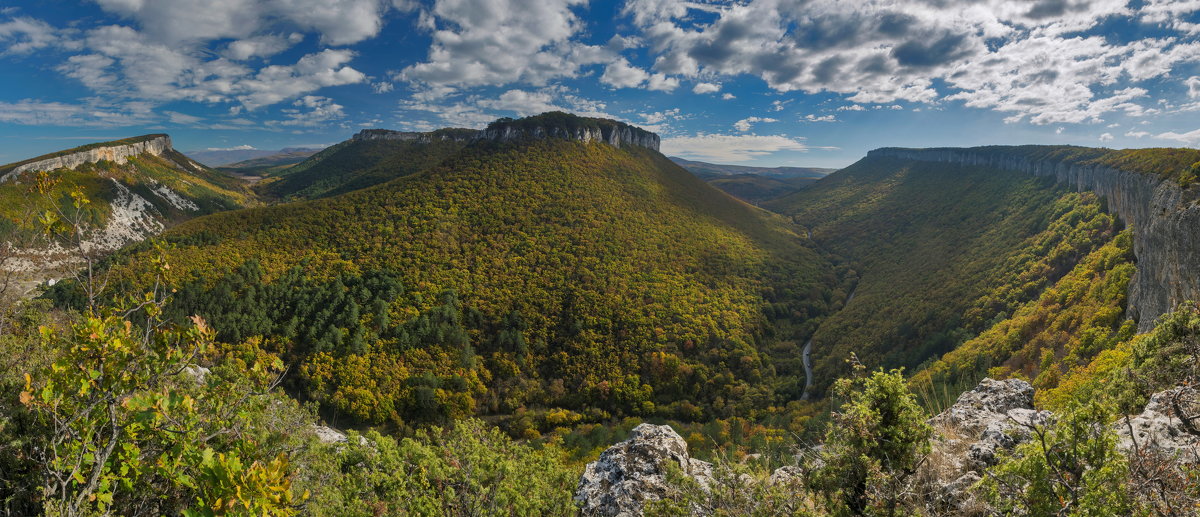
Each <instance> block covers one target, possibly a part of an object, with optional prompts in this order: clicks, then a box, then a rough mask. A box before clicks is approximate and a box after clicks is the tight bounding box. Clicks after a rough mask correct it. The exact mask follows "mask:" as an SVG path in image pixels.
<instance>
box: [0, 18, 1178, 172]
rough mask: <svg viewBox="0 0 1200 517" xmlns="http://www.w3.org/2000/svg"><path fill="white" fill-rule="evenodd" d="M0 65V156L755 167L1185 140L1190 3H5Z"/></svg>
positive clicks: (1171, 143)
mask: <svg viewBox="0 0 1200 517" xmlns="http://www.w3.org/2000/svg"><path fill="white" fill-rule="evenodd" d="M0 62H2V63H3V66H4V69H5V70H7V71H8V72H9V73H8V74H6V81H4V83H2V84H3V85H2V86H0V123H3V127H2V128H0V161H14V160H15V159H18V158H19V156H16V155H13V156H9V155H10V154H11V153H14V152H17V151H16V150H18V149H19V150H24V149H27V148H30V147H31V146H32V147H37V145H36V143H33V144H31V142H36V140H37V139H39V138H50V136H51V135H58V134H62V133H70V132H71V131H82V130H84V129H87V130H90V131H92V132H94V131H95V130H96V129H97V128H103V129H105V130H110V131H113V132H114V136H123V135H127V134H132V133H136V132H138V131H146V132H149V131H150V130H154V131H161V130H167V131H170V132H172V134H175V135H179V136H178V137H177V140H184V141H186V142H188V143H190V144H191V147H192V148H207V147H235V146H238V145H249V144H256V145H258V146H260V147H262V146H268V147H269V146H270V145H272V144H275V145H280V146H283V144H286V143H287V142H290V141H293V140H296V139H304V140H312V139H313V138H316V139H321V140H330V141H336V140H338V139H340V138H344V137H345V136H347V134H348V133H349V132H351V131H354V130H356V129H357V128H361V127H396V128H401V129H409V130H427V129H433V128H437V127H443V126H466V127H479V126H481V125H484V124H486V123H487V122H489V121H491V120H494V119H495V118H498V117H501V116H514V115H515V116H524V115H530V114H536V113H540V112H543V111H549V110H564V111H571V112H575V113H579V114H583V115H590V116H601V117H609V118H615V119H620V120H624V121H628V122H631V123H634V124H637V125H640V126H643V127H646V128H648V129H651V130H654V131H658V132H659V133H661V134H662V135H663V137H664V143H663V147H664V152H667V153H675V154H680V155H682V156H685V157H689V158H695V159H707V160H711V161H736V162H753V163H763V164H765V163H768V162H774V163H779V162H783V161H790V162H797V161H800V162H806V163H808V164H813V165H823V164H832V163H835V162H836V163H841V164H844V163H848V162H849V161H851V160H852V159H853V158H854V157H856V156H859V155H861V154H862V151H864V150H865V149H869V148H872V147H878V146H881V145H975V144H982V143H1029V142H1034V143H1043V142H1061V143H1077V144H1083V145H1106V146H1128V147H1145V146H1156V145H1157V146H1179V145H1188V146H1197V145H1200V122H1197V120H1200V117H1197V116H1196V114H1197V112H1200V0H1133V1H1127V0H1020V1H1002V0H970V1H953V0H862V1H845V0H842V1H839V0H751V1H743V2H718V1H696V2H680V1H675V0H625V1H611V0H596V1H588V0H424V1H415V0H390V1H386V0H95V1H94V2H79V3H77V4H75V8H70V9H64V8H63V6H62V5H61V2H34V1H24V2H17V4H16V5H13V6H9V7H5V8H2V9H0ZM298 135H299V136H298Z"/></svg>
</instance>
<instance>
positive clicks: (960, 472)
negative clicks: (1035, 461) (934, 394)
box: [921, 379, 1051, 511]
mask: <svg viewBox="0 0 1200 517" xmlns="http://www.w3.org/2000/svg"><path fill="white" fill-rule="evenodd" d="M1050 417H1051V414H1050V412H1049V411H1037V410H1035V409H1034V408H1033V386H1031V385H1030V384H1029V383H1028V382H1025V381H1023V380H1020V379H1007V380H1003V381H997V380H992V379H984V380H983V381H982V382H980V383H979V385H978V386H976V387H975V389H973V390H971V391H968V392H965V393H963V394H962V395H959V397H958V400H956V401H955V402H954V405H952V406H950V407H948V408H946V410H945V411H943V412H941V413H940V414H938V415H936V416H934V417H933V418H931V419H929V424H930V425H932V426H933V428H934V430H935V438H934V441H933V444H932V451H931V453H930V458H931V461H929V462H927V463H925V464H924V471H923V472H922V473H921V475H922V477H923V478H924V479H925V482H926V483H929V484H931V485H934V486H941V487H944V489H943V490H942V493H941V494H939V496H940V499H941V501H940V506H941V507H942V508H943V509H953V510H955V511H965V507H966V506H971V505H972V504H974V501H973V500H972V499H971V497H970V494H969V493H967V492H966V490H965V489H966V488H967V487H970V486H971V485H974V484H975V482H976V481H978V480H979V479H980V477H981V475H982V474H983V472H984V470H985V469H987V468H988V467H991V466H992V465H995V464H996V460H997V453H999V452H1001V451H1005V450H1012V449H1013V448H1014V447H1016V446H1017V444H1018V443H1021V442H1024V441H1027V440H1029V438H1030V436H1031V433H1030V429H1029V426H1042V425H1045V424H1046V423H1047V422H1048V421H1049V419H1050Z"/></svg>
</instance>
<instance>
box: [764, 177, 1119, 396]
mask: <svg viewBox="0 0 1200 517" xmlns="http://www.w3.org/2000/svg"><path fill="white" fill-rule="evenodd" d="M767 206H768V207H769V208H772V209H774V210H776V211H779V212H781V213H783V214H787V215H789V216H791V217H792V218H793V220H794V221H795V222H796V223H797V224H799V225H801V226H803V227H805V228H808V229H809V231H811V232H812V237H813V239H814V240H815V241H816V242H817V243H818V244H819V245H820V246H822V247H823V248H824V249H825V250H827V251H828V252H829V253H831V254H833V255H834V256H835V257H836V258H835V261H838V262H841V263H843V264H845V265H847V266H848V267H851V268H852V269H853V272H852V273H851V276H852V277H857V279H858V281H857V285H856V289H855V292H854V297H853V299H852V301H851V302H850V303H848V304H847V306H846V307H845V308H844V309H843V310H841V311H839V312H838V313H836V314H834V315H833V316H831V317H830V318H829V319H828V320H826V321H825V322H823V323H822V324H821V327H820V329H819V330H818V331H817V332H816V334H815V335H814V337H813V347H812V350H813V351H812V356H813V362H814V363H815V365H816V370H817V372H818V375H817V377H818V380H819V381H821V382H828V381H829V380H831V379H832V378H834V377H836V376H837V375H839V374H842V373H844V372H845V371H846V370H845V364H846V363H845V361H846V359H847V358H848V357H850V355H851V353H853V354H855V355H856V356H857V357H858V359H859V360H860V361H861V362H863V363H864V364H866V365H869V366H875V365H881V366H887V367H894V366H908V367H910V368H913V367H917V366H918V365H920V364H921V363H923V362H925V361H927V360H929V359H931V358H936V357H938V356H940V355H941V354H944V353H947V352H949V351H951V350H953V349H955V348H956V347H957V346H959V345H960V344H961V343H963V342H964V341H966V340H967V339H970V338H971V337H973V336H975V335H976V334H978V333H979V332H981V331H983V330H984V329H986V328H987V327H989V326H990V325H991V324H993V323H994V322H995V320H997V319H1003V318H1004V317H1005V315H1007V314H1009V313H1011V312H1012V311H1013V310H1015V309H1016V308H1017V307H1018V306H1019V305H1021V304H1023V303H1025V302H1027V301H1028V300H1031V299H1033V298H1034V297H1036V296H1038V295H1039V293H1041V292H1042V290H1043V289H1045V288H1047V287H1049V286H1050V285H1052V284H1053V283H1054V282H1055V281H1056V280H1057V279H1059V278H1061V277H1062V276H1063V275H1065V274H1067V273H1068V272H1069V271H1070V270H1071V269H1072V268H1073V267H1074V266H1075V264H1077V263H1078V262H1079V261H1080V260H1081V259H1082V258H1083V257H1085V256H1087V255H1088V254H1089V253H1091V252H1092V251H1094V250H1096V249H1098V248H1100V247H1101V246H1103V245H1104V244H1105V243H1107V242H1109V241H1110V240H1112V239H1113V238H1114V236H1115V235H1116V233H1117V231H1118V230H1119V228H1120V225H1119V222H1118V221H1117V220H1116V218H1115V217H1113V216H1111V215H1109V214H1106V213H1104V212H1103V211H1102V206H1101V204H1100V201H1099V200H1098V199H1097V198H1096V196H1094V195H1091V194H1078V193H1072V192H1069V191H1068V190H1067V189H1066V188H1065V187H1063V186H1059V185H1056V184H1055V183H1054V181H1053V180H1052V179H1048V178H1037V177H1034V176H1031V175H1027V174H1022V173H1005V172H1002V171H998V170H996V169H994V168H991V167H986V166H974V165H961V164H948V163H936V162H927V161H917V160H909V159H902V158H891V157H886V156H874V155H872V156H869V157H867V158H864V159H863V160H861V161H859V162H858V163H855V164H854V165H852V166H850V167H848V168H846V169H843V170H841V171H839V172H837V173H835V174H833V175H830V176H828V177H826V178H825V179H823V180H821V181H819V182H817V183H816V184H814V185H812V186H811V187H809V188H807V189H805V190H803V191H800V192H798V193H796V194H792V195H790V196H785V197H784V198H780V199H778V200H774V201H771V202H769V203H768V205H767ZM987 366H991V364H988V365H986V366H982V365H981V366H980V368H982V369H986V367H987ZM969 375H970V376H975V375H976V372H974V371H972V372H971V373H970V374H969ZM820 386H821V384H818V387H820Z"/></svg>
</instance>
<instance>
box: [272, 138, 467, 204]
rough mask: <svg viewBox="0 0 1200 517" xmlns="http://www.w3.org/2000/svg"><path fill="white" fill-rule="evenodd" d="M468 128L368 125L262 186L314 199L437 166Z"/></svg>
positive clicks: (276, 194) (283, 196)
mask: <svg viewBox="0 0 1200 517" xmlns="http://www.w3.org/2000/svg"><path fill="white" fill-rule="evenodd" d="M475 133H476V132H475V131H473V130H469V129H442V130H438V131H433V132H429V133H408V132H401V131H388V130H382V129H367V130H363V131H361V132H359V133H358V134H356V135H354V137H353V138H351V139H350V140H347V141H345V142H342V143H339V144H337V145H334V146H332V147H329V148H328V149H325V150H324V151H321V152H319V153H317V154H315V155H313V156H311V157H309V158H308V159H306V160H304V161H303V162H300V163H298V164H296V165H294V166H292V167H289V168H287V169H283V170H281V171H278V172H277V173H275V174H274V175H277V176H281V179H279V180H278V181H273V182H266V183H264V184H262V185H260V186H259V190H260V191H261V192H263V193H264V194H266V195H267V196H270V197H274V198H281V199H285V200H298V199H315V198H319V197H328V196H333V195H337V194H344V193H346V192H350V191H353V190H358V189H361V188H366V187H370V186H372V185H377V184H380V183H383V182H386V181H389V180H392V179H395V178H398V177H400V176H405V175H408V174H412V173H414V172H417V171H420V170H422V169H425V168H428V167H431V166H433V165H436V164H437V163H438V162H440V161H441V160H443V159H445V158H446V157H448V156H450V155H452V154H454V153H455V152H457V151H458V150H460V149H462V148H463V146H465V145H466V143H467V142H468V141H469V140H470V138H471V137H472V136H474V134H475Z"/></svg>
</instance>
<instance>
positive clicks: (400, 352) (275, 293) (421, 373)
mask: <svg viewBox="0 0 1200 517" xmlns="http://www.w3.org/2000/svg"><path fill="white" fill-rule="evenodd" d="M349 149H352V147H346V148H343V152H345V151H346V150H349ZM404 152H407V151H400V153H404ZM318 167H319V166H318ZM310 170H316V167H314V168H313V169H310ZM162 240H163V242H165V243H166V244H167V245H168V246H171V248H172V249H170V251H168V253H167V254H168V257H169V260H170V262H171V264H172V270H171V273H170V274H171V277H172V278H174V279H175V280H176V282H177V285H178V289H179V291H178V292H177V293H175V295H174V297H173V300H174V301H173V302H172V304H171V305H170V306H169V307H168V312H171V313H173V314H176V315H177V316H178V317H183V316H184V315H190V314H200V315H202V316H204V317H205V318H206V319H207V320H209V321H212V322H213V323H214V326H215V327H216V328H218V329H220V330H219V334H218V336H219V337H220V338H222V339H224V340H228V341H230V342H238V341H241V340H245V339H249V338H253V337H255V336H262V337H263V338H264V342H265V343H266V344H267V345H269V346H270V347H272V349H273V350H275V351H276V352H278V353H281V354H283V355H284V357H285V358H287V359H288V360H289V362H290V363H291V364H292V367H293V369H292V375H293V377H292V379H291V382H292V383H293V384H292V386H293V387H294V388H295V389H296V391H297V392H298V393H299V394H301V395H302V396H304V397H306V398H311V399H312V400H317V401H320V402H321V403H322V404H323V407H324V408H326V410H328V411H330V415H331V418H338V419H339V421H343V422H346V423H359V424H369V425H380V424H388V425H392V426H400V427H403V426H406V425H408V424H411V423H416V424H424V423H431V422H442V421H449V420H453V419H456V418H461V417H465V416H469V415H473V414H500V415H510V416H511V415H514V414H516V413H517V412H521V413H522V414H524V413H525V412H526V410H533V411H534V413H533V414H534V415H538V416H536V418H535V419H534V421H533V422H532V423H528V422H526V421H524V420H521V419H519V420H520V421H514V423H513V425H514V426H517V427H525V426H530V425H532V426H534V427H537V428H538V429H541V430H543V431H546V430H550V429H553V428H554V427H555V426H556V425H558V423H568V424H571V423H581V422H586V421H593V422H597V421H605V420H607V419H609V418H612V417H615V416H623V415H641V416H657V417H666V418H679V419H682V420H685V421H699V420H707V419H711V418H716V417H722V418H728V417H731V416H741V417H746V418H752V417H753V416H754V415H758V414H760V413H762V412H765V411H767V410H768V409H769V408H770V407H772V406H774V405H778V404H782V403H785V402H787V401H788V400H790V399H792V398H794V397H796V396H797V395H798V394H797V393H794V392H789V391H788V390H794V389H795V385H796V382H797V380H796V377H797V375H796V373H797V372H798V371H799V366H798V364H796V361H795V359H794V355H795V354H794V353H793V351H790V350H788V349H786V348H785V349H780V348H779V347H777V346H775V345H776V344H778V343H780V342H783V341H786V342H789V343H793V345H791V346H795V345H794V342H795V341H796V339H798V337H797V335H798V334H799V333H803V332H804V331H805V329H809V331H811V327H812V321H813V320H814V319H816V318H819V317H820V316H821V315H823V314H824V313H826V312H827V311H828V310H829V306H830V304H831V303H833V302H834V301H835V295H834V294H833V293H834V291H835V290H838V289H839V288H838V282H839V279H838V277H837V275H836V274H834V269H833V268H832V267H831V266H829V264H828V263H827V262H826V261H825V260H824V259H823V258H821V257H820V255H819V254H818V253H817V252H815V251H814V250H813V249H811V248H810V247H808V246H807V245H806V244H805V240H804V239H803V238H801V236H799V235H797V234H796V233H795V232H794V228H793V227H792V226H791V225H790V224H788V223H787V222H786V221H785V220H782V219H780V218H778V217H777V216H774V215H772V214H769V213H767V212H765V211H762V210H760V209H756V208H754V207H751V206H749V205H746V204H743V203H741V202H738V201H736V200H734V199H732V198H730V197H728V196H727V195H725V194H723V193H721V192H719V191H717V190H715V189H713V188H711V187H709V186H708V185H706V184H704V183H703V182H702V181H700V180H698V179H696V178H695V177H694V176H692V175H691V174H689V173H687V172H686V171H684V170H682V169H680V168H679V167H678V166H676V165H674V164H673V163H671V162H670V161H668V160H667V159H665V158H664V157H662V156H661V155H659V154H658V153H655V152H653V151H649V150H645V149H641V148H625V149H618V148H616V147H613V146H610V145H607V144H603V143H588V144H584V143H579V142H571V141H565V140H544V141H535V142H528V143H518V144H498V143H491V142H481V143H479V144H476V145H473V146H471V147H467V148H464V149H462V151H461V152H459V153H457V154H454V155H453V156H451V157H449V158H446V159H445V160H443V161H441V162H440V163H438V164H437V165H435V166H433V167H430V168H427V169H425V170H422V171H420V172H417V173H413V174H409V175H405V176H403V177H400V178H398V179H395V180H392V181H391V182H388V183H385V184H382V185H379V186H376V187H372V188H368V189H364V190H360V191H356V192H352V193H349V194H346V195H342V196H335V197H330V198H327V199H320V200H314V201H307V202H301V203H291V204H283V205H277V206H273V207H266V208H260V209H252V210H244V211H238V212H230V213H225V214H220V215H217V216H214V217H206V218H201V219H198V220H195V221H193V222H191V223H189V224H184V225H181V226H180V227H178V228H176V229H174V230H172V231H171V232H168V233H167V234H165V235H164V236H163V238H162ZM148 253H151V251H150V249H149V247H148V246H144V247H143V249H142V250H138V249H136V248H135V249H132V250H129V251H128V252H126V253H123V254H121V255H119V256H117V257H115V258H114V259H113V262H114V264H116V266H115V267H114V268H113V269H112V275H113V277H114V279H117V280H119V281H124V282H126V283H127V285H140V286H145V285H146V284H145V282H144V277H143V276H142V275H143V274H144V272H145V269H144V268H142V267H141V266H140V265H141V264H144V263H145V260H146V257H147V256H148ZM784 321H787V322H790V323H789V324H788V325H787V326H786V327H779V328H786V329H787V330H786V331H779V332H777V331H776V330H774V329H775V328H776V327H777V326H775V325H773V324H772V322H784ZM218 322H219V324H218ZM780 334H787V335H780ZM777 357H778V361H777ZM777 362H778V363H779V364H776V363H777ZM385 365H386V366H385ZM780 368H783V369H785V370H787V372H785V373H787V375H780V372H779V371H778V369H780ZM556 411H557V412H558V413H555V412H556ZM563 411H566V412H565V413H563ZM551 413H554V414H558V415H560V416H550V414H551ZM556 419H558V420H556ZM559 420H561V422H559ZM514 432H515V433H516V434H518V435H519V434H520V433H521V432H522V430H521V429H520V428H517V429H514Z"/></svg>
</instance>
